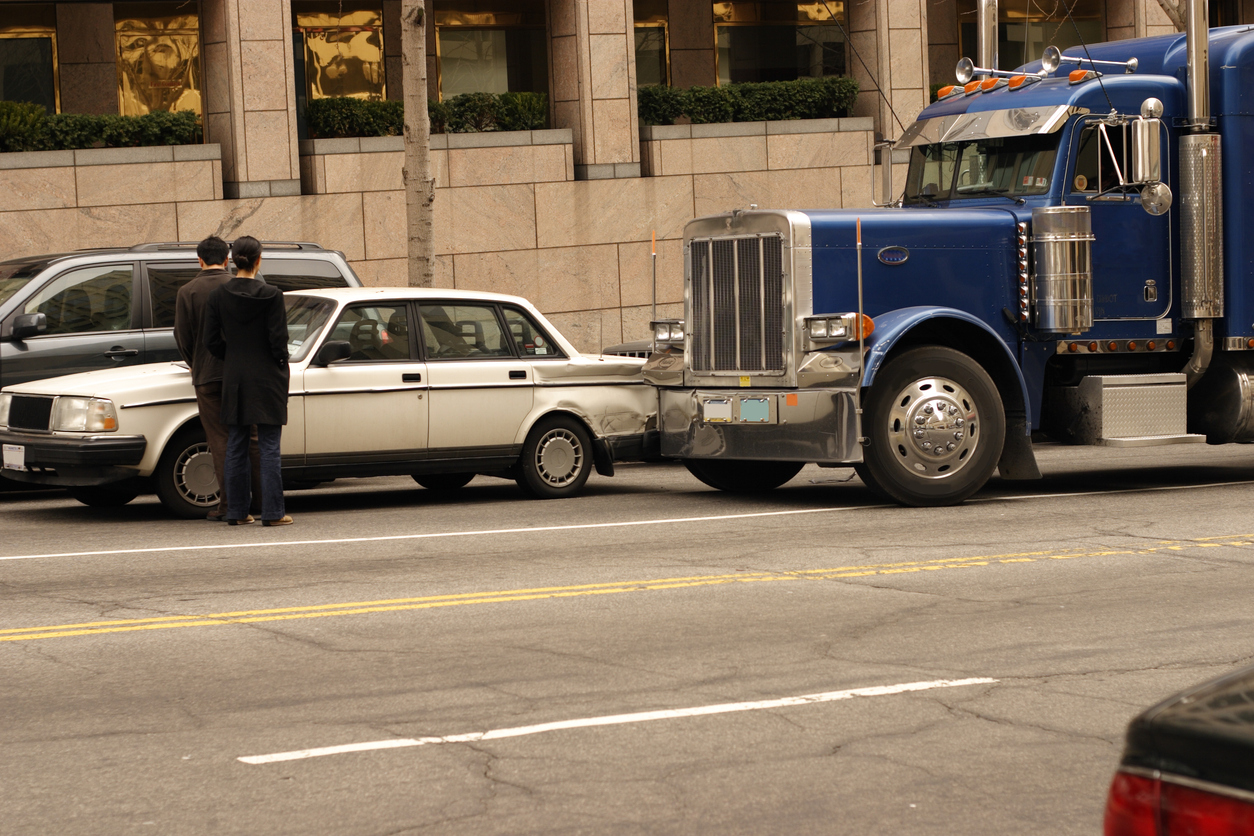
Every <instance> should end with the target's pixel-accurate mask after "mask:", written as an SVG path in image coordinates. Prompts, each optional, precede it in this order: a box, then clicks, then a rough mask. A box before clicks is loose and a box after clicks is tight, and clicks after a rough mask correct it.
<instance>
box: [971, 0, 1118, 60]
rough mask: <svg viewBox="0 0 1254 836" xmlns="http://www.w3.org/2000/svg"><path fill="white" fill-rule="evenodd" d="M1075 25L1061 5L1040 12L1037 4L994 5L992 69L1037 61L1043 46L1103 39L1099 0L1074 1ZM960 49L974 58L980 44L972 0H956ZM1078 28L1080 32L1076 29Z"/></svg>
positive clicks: (1069, 44) (1077, 43)
mask: <svg viewBox="0 0 1254 836" xmlns="http://www.w3.org/2000/svg"><path fill="white" fill-rule="evenodd" d="M1071 14H1072V15H1073V16H1074V17H1075V24H1074V25H1073V24H1072V22H1071V20H1070V19H1068V17H1067V9H1066V7H1065V6H1063V5H1058V6H1057V7H1051V8H1050V9H1049V10H1046V11H1042V6H1041V5H1038V4H1036V3H1032V4H1026V3H1025V4H1018V3H1014V4H1011V3H999V4H998V8H997V63H998V64H999V65H1000V66H998V67H994V68H993V69H997V70H1001V69H1005V70H1012V69H1014V68H1015V67H1020V66H1022V65H1024V64H1026V63H1028V62H1029V61H1037V60H1039V59H1040V57H1041V55H1043V54H1044V53H1045V47H1047V46H1051V45H1052V46H1056V47H1058V48H1059V49H1066V48H1067V47H1072V46H1079V45H1080V39H1081V37H1082V38H1083V39H1084V43H1089V44H1092V43H1098V42H1099V41H1102V40H1104V38H1105V31H1106V30H1105V27H1104V26H1103V25H1102V0H1075V5H1074V6H1073V7H1072V9H1071ZM958 20H959V25H958V37H959V43H958V46H959V49H960V51H961V53H962V54H963V55H966V56H968V57H970V58H971V59H972V60H976V59H977V58H978V57H979V44H978V43H977V41H976V11H975V0H958ZM1077 28H1078V29H1079V35H1077V34H1076V29H1077Z"/></svg>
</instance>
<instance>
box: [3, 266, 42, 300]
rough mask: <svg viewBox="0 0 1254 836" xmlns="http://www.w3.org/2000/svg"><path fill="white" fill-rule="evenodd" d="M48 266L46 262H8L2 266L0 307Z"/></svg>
mask: <svg viewBox="0 0 1254 836" xmlns="http://www.w3.org/2000/svg"><path fill="white" fill-rule="evenodd" d="M47 265H48V262H46V261H6V262H4V263H3V264H0V305H3V304H4V303H5V302H7V301H9V300H10V299H11V298H13V294H15V293H17V292H18V291H19V290H21V289H22V288H24V287H26V285H27V283H29V282H30V280H31V279H33V278H34V277H35V276H36V275H38V274H39V271H41V270H43V269H44V267H46V266H47Z"/></svg>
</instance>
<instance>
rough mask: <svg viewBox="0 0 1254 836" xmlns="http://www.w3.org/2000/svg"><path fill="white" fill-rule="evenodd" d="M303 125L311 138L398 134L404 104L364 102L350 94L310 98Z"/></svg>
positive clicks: (403, 124)
mask: <svg viewBox="0 0 1254 836" xmlns="http://www.w3.org/2000/svg"><path fill="white" fill-rule="evenodd" d="M305 124H306V125H307V126H308V128H309V135H310V136H311V137H313V138H314V139H337V138H339V137H346V136H401V135H402V134H404V133H405V107H404V105H403V104H402V103H401V102H392V101H386V102H368V101H364V100H362V99H355V98H353V97H351V96H336V97H333V98H329V99H313V100H312V101H310V102H309V104H308V105H307V106H306V108H305Z"/></svg>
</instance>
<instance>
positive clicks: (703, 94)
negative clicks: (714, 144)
mask: <svg viewBox="0 0 1254 836" xmlns="http://www.w3.org/2000/svg"><path fill="white" fill-rule="evenodd" d="M857 96H858V82H856V81H855V80H853V79H852V78H846V77H843V76H840V77H830V78H799V79H797V80H796V81H764V82H756V83H745V84H727V85H724V86H722V87H690V88H689V89H687V90H676V89H674V88H673V87H664V86H662V85H653V86H649V87H641V88H640V89H639V90H637V91H636V101H637V104H638V110H639V114H640V120H641V122H643V123H644V124H646V125H673V124H675V120H676V119H677V118H679V117H680V116H687V117H688V119H689V120H690V121H691V122H692V123H693V124H704V123H710V122H766V121H778V120H785V119H827V118H831V117H834V116H845V115H846V114H848V112H849V108H850V106H852V105H853V102H854V99H856V98H857Z"/></svg>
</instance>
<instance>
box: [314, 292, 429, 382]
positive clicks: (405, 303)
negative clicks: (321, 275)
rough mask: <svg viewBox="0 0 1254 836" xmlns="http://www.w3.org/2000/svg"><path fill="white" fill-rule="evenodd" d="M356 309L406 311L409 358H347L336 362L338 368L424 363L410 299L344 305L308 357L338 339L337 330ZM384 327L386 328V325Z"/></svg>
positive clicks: (377, 300)
mask: <svg viewBox="0 0 1254 836" xmlns="http://www.w3.org/2000/svg"><path fill="white" fill-rule="evenodd" d="M354 308H395V309H398V310H404V311H405V317H406V319H407V320H408V323H407V330H408V334H407V336H408V339H409V356H408V357H386V358H378V359H369V358H367V359H362V360H352V359H348V358H345V359H343V360H336V361H335V364H334V365H336V366H378V365H382V364H385V363H418V362H424V360H423V358H422V356H421V353H420V352H419V351H418V349H419V348H420V347H421V341H418V343H417V344H415V338H414V328H413V323H414V313H415V312H414V308H413V302H412V301H411V300H409V299H382V300H380V299H373V300H355V301H350V302H346V303H344V305H343V306H341V307H340V309H339V310H338V311H336V312H335V318H334V321H333V322H331V324H330V325H329V326H328V327H327V328H325V329H324V331H323V334H322V341H321V343H320V344H319V345H318V348H317V349H316V350H315V351H313V352H310V353H309V354H307V355H306V356H307V357H314V356H316V355H317V351H321V350H322V346H324V345H326V344H327V343H329V342H331V341H333V340H335V339H337V337H336V336H335V330H336V328H338V327H339V325H340V322H341V321H342V320H343V318H344V315H345V314H346V313H348V311H350V310H352V309H354ZM376 321H377V320H376ZM384 327H386V325H385V326H384Z"/></svg>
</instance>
